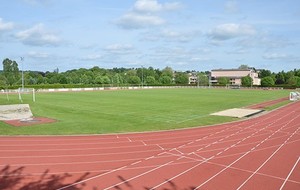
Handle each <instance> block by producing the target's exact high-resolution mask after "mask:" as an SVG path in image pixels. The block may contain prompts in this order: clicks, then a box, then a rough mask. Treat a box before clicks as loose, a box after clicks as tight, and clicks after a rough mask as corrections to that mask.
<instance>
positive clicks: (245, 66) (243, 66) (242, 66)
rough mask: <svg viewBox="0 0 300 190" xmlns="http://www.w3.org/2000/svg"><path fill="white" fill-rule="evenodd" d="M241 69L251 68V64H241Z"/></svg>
mask: <svg viewBox="0 0 300 190" xmlns="http://www.w3.org/2000/svg"><path fill="white" fill-rule="evenodd" d="M239 69H249V66H248V65H241V66H239Z"/></svg>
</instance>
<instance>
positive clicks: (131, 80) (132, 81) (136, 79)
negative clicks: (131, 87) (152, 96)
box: [128, 76, 141, 84]
mask: <svg viewBox="0 0 300 190" xmlns="http://www.w3.org/2000/svg"><path fill="white" fill-rule="evenodd" d="M128 83H129V84H141V79H140V77H138V76H130V77H129V79H128Z"/></svg>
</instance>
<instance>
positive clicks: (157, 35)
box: [142, 29, 202, 43]
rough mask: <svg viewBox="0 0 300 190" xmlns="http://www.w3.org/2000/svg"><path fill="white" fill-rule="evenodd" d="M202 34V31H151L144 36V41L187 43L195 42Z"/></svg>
mask: <svg viewBox="0 0 300 190" xmlns="http://www.w3.org/2000/svg"><path fill="white" fill-rule="evenodd" d="M201 34H202V32H201V31H198V30H194V31H192V30H191V31H176V30H170V29H163V30H161V31H159V32H157V31H150V32H146V33H144V34H143V38H142V40H147V41H158V40H164V41H167V42H180V43H186V42H190V41H193V40H194V39H195V38H197V37H199V36H200V35H201Z"/></svg>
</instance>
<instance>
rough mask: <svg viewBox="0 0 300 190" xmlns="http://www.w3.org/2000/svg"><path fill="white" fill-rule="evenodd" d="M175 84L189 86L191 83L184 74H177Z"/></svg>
mask: <svg viewBox="0 0 300 190" xmlns="http://www.w3.org/2000/svg"><path fill="white" fill-rule="evenodd" d="M175 83H176V84H188V83H189V77H188V75H187V74H186V73H184V72H177V73H176V75H175Z"/></svg>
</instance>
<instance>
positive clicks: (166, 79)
mask: <svg viewBox="0 0 300 190" xmlns="http://www.w3.org/2000/svg"><path fill="white" fill-rule="evenodd" d="M159 82H160V83H161V84H172V78H171V77H170V76H166V75H165V76H162V77H160V79H159Z"/></svg>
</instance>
